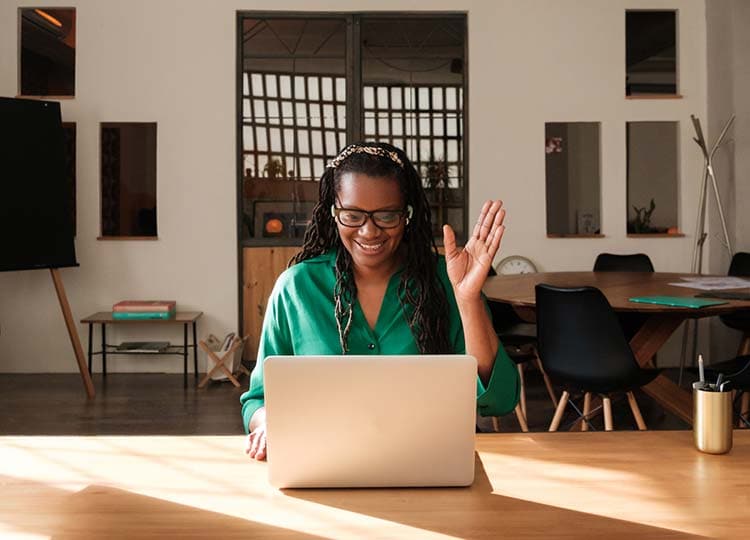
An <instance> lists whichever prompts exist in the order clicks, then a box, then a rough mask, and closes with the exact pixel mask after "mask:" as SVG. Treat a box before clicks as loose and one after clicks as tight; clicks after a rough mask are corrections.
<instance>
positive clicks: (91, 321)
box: [81, 311, 203, 388]
mask: <svg viewBox="0 0 750 540" xmlns="http://www.w3.org/2000/svg"><path fill="white" fill-rule="evenodd" d="M201 315H203V312H202V311H178V312H177V313H175V316H174V317H172V318H170V319H113V318H112V312H111V311H100V312H98V313H94V314H93V315H89V316H88V317H84V318H83V319H81V322H82V323H85V324H88V326H89V349H88V357H89V373H91V368H92V365H91V364H92V359H93V356H94V355H95V354H101V355H102V375H103V376H104V377H106V376H107V355H108V354H135V355H139V354H140V355H159V354H170V355H180V356H182V360H183V372H184V377H183V382H184V385H185V387H186V388H187V380H188V351H189V349H191V348H192V349H193V371H194V374H195V380H196V381H197V380H198V339H197V335H198V331H197V328H196V326H197V321H198V319H199V318H200V317H201ZM175 323H179V324H182V326H183V333H182V335H183V340H182V345H170V346H169V349H167V350H166V351H157V352H132V351H118V350H117V346H116V345H108V344H107V325H108V324H129V325H132V324H149V325H152V324H175ZM95 324H99V325H101V336H102V349H101V351H94V350H93V341H92V340H93V333H94V325H95ZM188 326H192V328H193V343H192V345H188ZM108 348H109V350H108Z"/></svg>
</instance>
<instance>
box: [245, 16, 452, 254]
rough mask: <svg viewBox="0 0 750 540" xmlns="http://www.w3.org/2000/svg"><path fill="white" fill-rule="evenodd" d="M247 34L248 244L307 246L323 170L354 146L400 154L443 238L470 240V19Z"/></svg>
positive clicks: (289, 25)
mask: <svg viewBox="0 0 750 540" xmlns="http://www.w3.org/2000/svg"><path fill="white" fill-rule="evenodd" d="M239 28H240V32H241V38H240V39H241V44H240V48H241V72H240V81H239V85H240V87H241V88H240V91H241V95H240V99H241V104H240V108H239V113H240V134H239V137H240V150H241V154H240V159H241V164H240V168H241V172H242V174H241V177H242V184H241V188H240V189H241V193H242V209H241V212H242V215H241V219H242V238H243V239H244V240H249V241H250V243H255V242H257V241H263V239H268V240H267V241H268V242H272V243H275V242H277V241H281V240H286V242H283V243H287V242H292V243H298V242H299V240H301V238H302V236H303V234H304V230H305V228H306V226H307V224H308V223H309V218H310V215H311V212H312V209H313V207H314V205H315V203H316V201H317V199H318V180H319V178H320V176H321V175H322V174H323V172H324V170H325V165H326V163H327V162H328V161H329V160H330V159H331V158H332V157H333V156H335V155H336V154H337V153H338V151H339V150H340V149H341V148H342V147H343V146H345V145H346V144H347V143H348V142H352V141H355V140H377V141H385V142H389V143H391V144H394V145H395V146H398V147H400V148H403V149H404V150H405V151H406V153H407V155H409V157H410V158H411V159H412V160H413V162H414V165H415V166H416V167H417V168H418V169H419V171H420V173H421V175H422V177H423V180H424V185H425V188H426V189H427V192H428V197H429V199H430V201H431V208H432V211H433V216H432V217H433V222H434V223H435V231H436V234H438V235H439V232H440V228H441V225H442V224H443V223H450V224H451V225H453V227H454V229H455V230H456V233H457V234H458V237H459V239H463V238H464V237H465V234H464V231H465V201H466V182H465V174H464V161H465V159H464V153H465V150H464V139H463V134H464V114H463V111H464V109H465V106H464V97H465V90H464V76H463V66H464V51H465V37H466V31H465V28H466V19H465V17H464V16H446V17H423V16H408V15H404V16H400V15H399V16H398V17H393V16H385V17H384V16H383V15H378V16H369V15H364V14H358V15H340V16H338V15H337V16H325V15H317V16H310V15H304V16H303V15H300V16H299V17H298V16H293V15H288V16H287V15H285V16H279V15H269V16H268V17H265V16H259V15H249V14H248V15H241V16H240V24H239ZM357 35H358V36H359V39H356V36H357ZM357 59H360V60H359V61H357ZM353 93H354V94H353ZM355 95H356V99H353V98H354V96H355ZM274 238H275V239H276V240H273V239H274Z"/></svg>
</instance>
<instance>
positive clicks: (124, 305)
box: [112, 300, 177, 313]
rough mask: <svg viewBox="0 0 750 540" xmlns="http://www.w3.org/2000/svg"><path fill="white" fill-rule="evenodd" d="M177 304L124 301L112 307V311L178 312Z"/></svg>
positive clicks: (171, 302) (157, 301) (168, 301)
mask: <svg viewBox="0 0 750 540" xmlns="http://www.w3.org/2000/svg"><path fill="white" fill-rule="evenodd" d="M176 310H177V302H176V301H174V300H123V301H122V302H117V303H116V304H115V305H114V306H112V311H116V312H127V313H134V312H135V313H137V312H140V311H150V312H156V311H164V312H168V311H176Z"/></svg>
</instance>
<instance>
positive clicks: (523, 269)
mask: <svg viewBox="0 0 750 540" xmlns="http://www.w3.org/2000/svg"><path fill="white" fill-rule="evenodd" d="M495 269H496V270H497V273H498V274H506V275H507V274H534V273H536V271H537V270H536V265H534V263H533V262H531V260H530V259H527V258H526V257H523V256H521V255H510V256H508V257H505V258H504V259H503V260H501V261H500V262H499V263H497V266H496V267H495Z"/></svg>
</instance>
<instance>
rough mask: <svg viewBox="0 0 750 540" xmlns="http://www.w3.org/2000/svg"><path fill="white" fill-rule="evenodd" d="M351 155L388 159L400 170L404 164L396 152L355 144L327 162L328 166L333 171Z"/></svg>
mask: <svg viewBox="0 0 750 540" xmlns="http://www.w3.org/2000/svg"><path fill="white" fill-rule="evenodd" d="M352 154H370V155H372V156H380V157H384V158H388V159H390V160H391V161H392V162H394V163H395V164H396V165H398V166H399V167H401V168H402V169H403V168H404V163H403V162H402V161H401V158H399V157H398V154H396V152H392V151H388V150H385V149H383V148H380V147H378V146H358V145H356V144H350V145H349V146H347V147H346V148H344V149H343V150H342V151H341V153H340V154H339V155H338V156H336V157H335V158H333V159H332V160H331V161H329V162H328V166H329V167H331V168H332V169H335V168H336V167H338V166H339V165H341V162H342V161H344V160H345V159H346V158H348V157H349V156H351V155H352Z"/></svg>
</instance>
